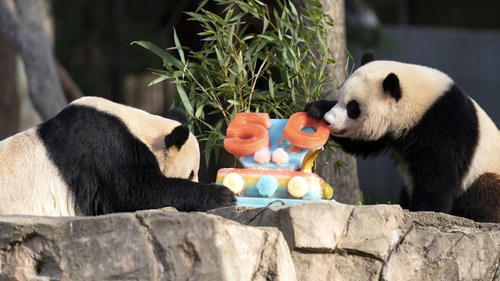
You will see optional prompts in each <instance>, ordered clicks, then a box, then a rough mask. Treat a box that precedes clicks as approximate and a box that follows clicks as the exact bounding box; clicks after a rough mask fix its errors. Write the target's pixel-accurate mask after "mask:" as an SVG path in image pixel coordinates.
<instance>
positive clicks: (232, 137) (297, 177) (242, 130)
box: [217, 112, 333, 207]
mask: <svg viewBox="0 0 500 281" xmlns="http://www.w3.org/2000/svg"><path fill="white" fill-rule="evenodd" d="M226 135H227V138H226V139H225V140H224V148H225V149H226V150H227V151H228V152H229V153H231V154H233V155H235V156H237V157H238V159H239V161H240V163H241V165H242V166H243V168H242V169H239V168H225V169H220V170H219V171H218V173H217V184H222V185H224V186H226V187H228V188H229V189H231V190H232V191H233V192H234V193H235V194H236V195H237V199H238V205H240V206H251V207H262V206H266V205H267V204H269V203H270V202H272V201H275V200H277V199H280V200H281V201H283V202H284V203H286V204H289V205H294V204H298V203H303V202H308V201H320V200H325V199H326V200H329V199H331V197H332V194H333V190H332V188H331V186H330V185H328V184H326V183H325V181H324V180H323V179H322V178H321V177H319V176H318V175H317V174H314V173H312V167H313V164H314V161H315V159H316V157H317V156H318V155H319V154H320V153H321V151H322V150H323V145H324V144H325V143H326V142H327V140H328V137H329V135H330V130H329V128H328V126H327V125H326V123H325V122H324V121H316V120H313V119H312V118H310V117H308V116H307V113H305V112H298V113H295V114H293V115H292V116H291V117H290V119H270V117H269V115H268V114H267V113H238V114H237V115H236V116H235V118H234V119H233V121H232V122H231V124H230V125H229V127H228V129H227V134H226Z"/></svg>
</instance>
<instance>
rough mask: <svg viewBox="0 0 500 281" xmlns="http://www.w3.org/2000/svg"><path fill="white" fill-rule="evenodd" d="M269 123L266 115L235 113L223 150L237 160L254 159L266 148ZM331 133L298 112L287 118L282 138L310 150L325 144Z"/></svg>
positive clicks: (304, 114)
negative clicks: (309, 129) (309, 130)
mask: <svg viewBox="0 0 500 281" xmlns="http://www.w3.org/2000/svg"><path fill="white" fill-rule="evenodd" d="M270 127H271V119H270V118H269V114H267V113H238V114H236V116H235V117H234V119H233V121H232V122H231V124H230V125H229V127H228V128H227V131H226V136H227V138H226V139H225V140H224V148H225V149H226V150H227V151H228V152H229V153H231V154H233V155H236V156H247V155H253V154H254V153H255V152H257V151H258V150H260V149H262V148H264V147H269V134H268V132H267V130H268V129H269V128H270ZM306 127H312V128H314V129H315V132H314V133H306V132H302V129H303V128H306ZM329 135H330V129H329V128H328V126H327V125H326V123H325V122H324V121H323V120H321V121H316V120H314V119H312V118H310V117H309V116H308V115H307V113H306V112H297V113H295V114H293V115H292V116H290V119H289V120H288V122H287V124H286V126H285V130H284V136H285V139H287V140H288V141H289V142H290V143H291V144H293V145H294V146H297V147H300V148H305V149H313V148H319V147H321V146H323V144H324V143H325V142H326V141H327V140H328V137H329Z"/></svg>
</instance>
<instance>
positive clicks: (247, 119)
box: [224, 113, 271, 156]
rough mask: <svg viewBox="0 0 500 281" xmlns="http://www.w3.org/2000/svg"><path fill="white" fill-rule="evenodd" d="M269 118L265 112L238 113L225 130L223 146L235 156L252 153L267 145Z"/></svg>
mask: <svg viewBox="0 0 500 281" xmlns="http://www.w3.org/2000/svg"><path fill="white" fill-rule="evenodd" d="M270 127H271V119H270V118H269V114H267V113H238V114H236V116H235V117H234V119H233V121H232V122H231V124H230V125H229V127H228V128H227V131H226V136H227V138H226V139H225V140H224V148H225V149H226V150H227V151H228V152H229V153H231V154H233V155H236V156H247V155H252V154H254V153H255V152H257V151H258V150H260V149H261V148H263V147H269V134H268V133H267V129H269V128H270Z"/></svg>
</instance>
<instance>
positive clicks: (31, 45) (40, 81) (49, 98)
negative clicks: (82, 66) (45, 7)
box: [0, 0, 68, 120]
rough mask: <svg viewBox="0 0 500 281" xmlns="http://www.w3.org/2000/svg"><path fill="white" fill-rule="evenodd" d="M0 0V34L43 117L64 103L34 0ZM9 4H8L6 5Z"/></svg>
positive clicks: (55, 112)
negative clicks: (17, 59)
mask: <svg viewBox="0 0 500 281" xmlns="http://www.w3.org/2000/svg"><path fill="white" fill-rule="evenodd" d="M14 3H15V7H14V5H12V1H9V0H2V1H0V33H2V34H3V35H4V37H5V39H6V40H7V42H9V44H10V45H11V46H12V47H13V49H14V50H15V51H16V52H17V53H19V54H20V55H21V57H22V59H23V61H24V65H25V69H26V76H27V79H28V88H29V96H30V98H31V100H32V101H33V105H34V106H35V108H36V109H37V110H38V112H39V113H40V116H41V117H42V119H43V120H48V119H50V118H52V117H53V116H54V115H56V114H57V113H58V112H59V111H61V110H62V109H63V108H64V107H65V106H66V105H67V103H68V102H67V100H66V98H65V97H64V94H63V91H62V88H61V84H60V81H59V77H58V76H57V71H56V65H55V61H54V56H53V53H52V48H51V45H50V42H49V39H48V37H47V34H46V33H45V31H44V29H43V25H42V20H41V15H40V10H39V9H40V7H39V5H38V1H32V0H29V1H25V0H15V1H14ZM9 4H10V5H9Z"/></svg>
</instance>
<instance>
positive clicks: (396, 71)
mask: <svg viewBox="0 0 500 281" xmlns="http://www.w3.org/2000/svg"><path fill="white" fill-rule="evenodd" d="M363 61H364V62H365V63H366V64H364V65H362V66H361V67H360V68H359V69H358V70H356V71H355V72H354V73H353V74H352V75H351V76H350V77H349V78H348V79H347V81H346V82H345V83H344V85H343V86H342V88H341V90H340V97H339V100H338V102H337V101H318V102H316V103H312V104H310V105H308V107H306V111H308V114H309V115H310V116H311V117H313V118H321V117H324V119H325V121H326V122H327V123H329V124H330V129H331V133H332V136H333V138H334V140H336V141H337V142H338V143H339V144H341V145H342V147H343V149H344V150H345V151H346V152H348V153H352V154H354V155H360V156H365V157H366V156H370V155H376V154H378V153H380V152H382V151H384V150H386V149H390V150H391V151H392V152H393V156H394V158H395V160H396V162H397V164H398V168H399V169H400V170H401V172H402V174H403V177H404V179H405V189H406V191H403V192H402V197H401V198H402V199H401V201H402V203H401V204H402V205H403V206H404V207H406V208H409V209H410V210H413V211H422V210H427V211H442V212H447V213H452V214H455V215H459V216H464V217H468V218H471V219H474V220H478V221H489V222H500V131H499V130H498V128H497V127H496V126H495V124H494V123H493V121H492V120H491V119H490V118H489V117H488V115H487V114H486V113H485V112H484V110H483V109H481V107H480V106H479V105H478V104H477V103H476V102H475V101H473V100H472V99H471V98H470V97H468V96H467V95H465V93H463V91H462V90H461V89H460V87H459V86H458V85H456V84H455V82H454V81H453V80H452V79H451V78H450V77H449V76H448V75H446V74H444V73H443V72H441V71H438V70H436V69H433V68H429V67H425V66H420V65H415V64H407V63H401V62H395V61H374V56H373V54H370V53H366V54H365V55H364V57H363Z"/></svg>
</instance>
